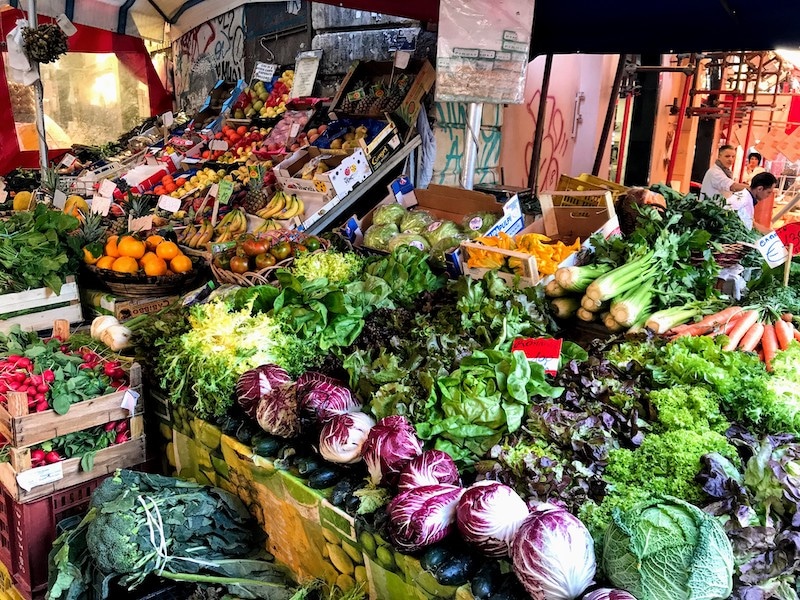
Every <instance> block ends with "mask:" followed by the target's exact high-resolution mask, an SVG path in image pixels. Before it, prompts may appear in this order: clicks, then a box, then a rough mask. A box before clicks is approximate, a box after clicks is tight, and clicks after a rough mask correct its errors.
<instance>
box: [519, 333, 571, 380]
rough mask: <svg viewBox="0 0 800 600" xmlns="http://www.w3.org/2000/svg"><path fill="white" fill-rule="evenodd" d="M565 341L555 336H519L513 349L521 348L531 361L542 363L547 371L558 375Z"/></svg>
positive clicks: (549, 373)
mask: <svg viewBox="0 0 800 600" xmlns="http://www.w3.org/2000/svg"><path fill="white" fill-rule="evenodd" d="M563 343H564V340H558V339H553V338H518V339H516V340H514V343H513V344H512V345H511V350H512V351H517V350H521V351H522V352H523V353H524V354H525V356H526V357H527V359H528V360H529V361H530V362H535V363H539V364H540V365H542V366H543V367H544V371H545V373H547V374H548V375H556V374H558V363H559V361H560V360H561V346H562V344H563Z"/></svg>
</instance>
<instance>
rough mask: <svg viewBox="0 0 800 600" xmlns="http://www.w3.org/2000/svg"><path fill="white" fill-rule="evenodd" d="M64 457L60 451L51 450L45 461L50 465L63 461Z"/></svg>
mask: <svg viewBox="0 0 800 600" xmlns="http://www.w3.org/2000/svg"><path fill="white" fill-rule="evenodd" d="M61 461H62V458H61V455H60V454H59V453H58V452H54V451H52V450H51V451H50V452H48V453H47V454H45V455H44V462H46V463H47V464H48V465H52V464H53V463H57V462H61Z"/></svg>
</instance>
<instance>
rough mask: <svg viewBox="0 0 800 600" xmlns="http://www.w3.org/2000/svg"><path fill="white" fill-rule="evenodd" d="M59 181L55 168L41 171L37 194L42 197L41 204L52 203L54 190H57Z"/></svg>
mask: <svg viewBox="0 0 800 600" xmlns="http://www.w3.org/2000/svg"><path fill="white" fill-rule="evenodd" d="M60 179H61V178H60V177H59V175H58V169H56V168H55V167H49V168H47V169H44V170H43V171H42V181H41V184H40V185H39V189H38V190H37V193H39V194H42V195H43V196H44V198H42V201H43V202H52V201H53V196H55V193H56V190H57V189H59V182H60Z"/></svg>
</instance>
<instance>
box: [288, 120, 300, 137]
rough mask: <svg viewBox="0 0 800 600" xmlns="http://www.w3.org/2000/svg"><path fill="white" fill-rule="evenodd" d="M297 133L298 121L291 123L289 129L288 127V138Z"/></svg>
mask: <svg viewBox="0 0 800 600" xmlns="http://www.w3.org/2000/svg"><path fill="white" fill-rule="evenodd" d="M298 133H300V123H292V127H291V129H289V139H294V138H296V137H297V134H298Z"/></svg>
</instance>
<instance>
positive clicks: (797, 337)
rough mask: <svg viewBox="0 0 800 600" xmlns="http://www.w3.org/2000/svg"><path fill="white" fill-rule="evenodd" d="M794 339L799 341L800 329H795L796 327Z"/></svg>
mask: <svg viewBox="0 0 800 600" xmlns="http://www.w3.org/2000/svg"><path fill="white" fill-rule="evenodd" d="M792 329H794V328H792ZM794 339H795V340H797V341H798V342H800V331H797V329H794Z"/></svg>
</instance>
